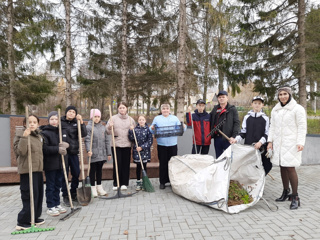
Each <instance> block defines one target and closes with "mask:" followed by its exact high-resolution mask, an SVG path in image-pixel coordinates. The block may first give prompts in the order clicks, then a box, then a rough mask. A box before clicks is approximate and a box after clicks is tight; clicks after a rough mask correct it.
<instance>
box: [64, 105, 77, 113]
mask: <svg viewBox="0 0 320 240" xmlns="http://www.w3.org/2000/svg"><path fill="white" fill-rule="evenodd" d="M69 110H74V111H75V112H76V115H77V114H78V113H77V109H76V107H75V106H68V107H67V108H66V112H65V114H66V115H67V112H68V111H69Z"/></svg>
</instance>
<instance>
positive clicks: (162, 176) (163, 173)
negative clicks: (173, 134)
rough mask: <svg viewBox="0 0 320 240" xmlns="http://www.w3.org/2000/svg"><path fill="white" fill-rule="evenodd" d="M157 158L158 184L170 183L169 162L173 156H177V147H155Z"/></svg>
mask: <svg viewBox="0 0 320 240" xmlns="http://www.w3.org/2000/svg"><path fill="white" fill-rule="evenodd" d="M157 149H158V158H159V180H160V184H166V183H168V182H170V179H169V161H170V158H171V157H173V156H177V154H178V146H177V145H174V146H169V147H166V146H160V145H158V146H157Z"/></svg>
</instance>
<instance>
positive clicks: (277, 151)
mask: <svg viewBox="0 0 320 240" xmlns="http://www.w3.org/2000/svg"><path fill="white" fill-rule="evenodd" d="M277 96H278V100H279V103H278V104H277V105H276V106H275V107H274V108H273V110H272V112H271V124H270V123H269V117H268V116H267V115H266V114H265V113H264V112H263V106H264V99H263V98H262V97H260V96H257V97H254V98H253V99H252V110H250V111H249V112H248V114H247V115H246V116H245V117H244V120H243V123H242V128H241V130H240V120H239V115H238V111H237V109H236V107H235V106H234V105H231V104H230V103H229V102H228V93H227V92H226V91H223V90H222V91H219V93H218V95H217V98H218V104H217V105H216V106H214V108H213V110H212V111H211V112H210V113H207V112H206V111H205V107H206V102H205V101H203V100H202V99H199V100H198V101H197V103H196V110H195V111H194V113H191V110H192V108H188V112H187V113H186V120H187V125H188V126H192V128H193V133H194V135H193V147H192V153H193V154H194V153H199V154H208V153H209V150H210V145H211V142H212V141H211V140H212V139H213V140H214V148H215V153H216V158H218V157H219V156H220V155H221V154H222V153H223V151H224V150H226V149H227V148H228V147H229V146H230V144H235V143H240V142H241V143H244V144H249V145H253V146H254V147H255V148H256V149H260V150H261V152H263V153H262V155H261V156H262V162H263V167H264V169H265V173H266V174H267V173H268V172H269V171H270V170H271V168H272V163H273V164H276V165H279V166H280V169H281V178H282V184H283V193H282V195H281V197H279V198H277V199H276V201H285V200H287V199H289V200H291V204H290V209H297V208H298V206H300V199H299V196H298V192H297V191H298V176H297V173H296V170H295V167H298V166H299V165H300V164H301V151H302V150H303V147H304V144H305V137H306V113H305V110H304V108H303V107H302V106H300V105H299V104H297V102H296V101H295V100H294V99H293V97H292V90H291V88H290V87H281V88H279V89H278V93H277ZM160 108H161V114H159V115H158V116H156V117H155V118H154V119H153V122H152V124H151V125H150V126H148V124H147V119H146V116H144V115H139V116H138V123H137V124H136V123H135V121H134V119H133V118H131V117H130V116H129V115H128V106H127V104H126V103H125V102H119V103H118V105H117V110H118V113H117V114H116V115H114V116H112V117H111V118H110V119H109V121H108V122H107V124H106V126H104V124H103V123H102V121H101V112H100V111H99V110H98V109H91V111H90V121H89V122H88V124H87V125H85V124H84V122H83V119H82V116H81V115H79V114H77V109H76V108H75V107H74V106H68V107H67V108H66V111H65V116H63V117H61V119H60V120H61V128H62V142H60V141H59V130H58V124H59V118H58V113H57V112H55V111H53V112H50V113H49V115H48V122H49V124H48V125H45V126H40V127H39V118H38V117H37V116H35V115H33V114H31V115H30V116H29V118H28V122H29V125H28V126H26V122H27V121H26V118H25V119H24V121H23V125H24V126H25V129H24V130H23V131H18V132H17V133H16V136H15V139H14V152H15V154H16V157H17V162H18V172H19V174H20V191H21V199H22V203H23V208H22V210H21V211H20V212H19V214H18V221H17V222H18V224H17V227H16V229H17V230H23V229H27V228H29V227H31V225H30V219H31V215H30V194H29V172H28V157H27V156H28V150H27V137H28V136H29V137H30V139H31V141H30V142H31V158H32V172H33V173H32V176H33V192H34V204H35V223H36V224H38V225H39V224H43V223H44V220H43V219H40V216H41V210H42V201H43V175H42V171H43V170H44V172H45V176H46V191H45V194H46V203H47V207H48V210H47V214H49V215H51V216H58V215H59V214H62V213H65V212H66V209H65V208H64V207H63V206H61V204H60V190H61V189H62V196H63V201H64V203H65V205H66V206H69V199H68V192H67V186H66V184H65V182H64V178H63V172H62V160H61V155H64V159H65V163H66V166H67V168H66V169H67V173H68V171H69V168H70V171H71V175H72V179H71V189H70V192H71V197H72V200H76V199H77V192H76V189H77V188H78V185H79V174H80V168H79V158H78V153H79V140H78V123H79V124H80V129H81V136H82V137H84V138H85V140H84V141H85V146H86V150H87V152H88V156H89V157H91V163H90V174H89V176H90V181H91V189H92V195H93V196H94V197H96V196H98V195H106V194H107V192H106V191H105V190H104V189H103V186H102V184H101V180H102V167H103V164H104V162H106V161H107V160H110V159H111V155H112V156H113V159H116V160H117V165H118V178H117V177H116V169H115V166H114V167H113V179H114V181H113V190H118V188H120V189H121V190H126V189H127V187H128V185H129V176H130V160H131V156H132V158H133V161H134V163H136V164H137V168H136V178H137V186H136V190H142V189H143V184H142V181H141V170H142V166H141V163H142V165H143V169H145V170H147V163H148V162H150V159H151V146H152V144H153V134H154V133H155V131H156V130H157V129H159V128H161V127H168V126H180V127H181V128H182V131H185V130H186V126H185V124H183V123H182V122H180V121H179V119H178V118H177V117H176V116H174V115H173V114H171V113H170V105H169V104H168V103H164V104H162V105H161V107H160ZM181 125H182V126H181ZM269 125H270V126H269ZM92 129H94V130H93V134H92ZM133 131H134V132H133ZM111 134H113V137H112V138H111V140H110V136H108V135H111ZM91 135H92V136H93V138H92V139H91ZM91 141H92V147H90V146H91ZM177 143H178V135H177V134H171V135H170V134H169V135H166V136H160V137H158V138H157V152H158V159H159V182H160V189H165V188H166V184H167V183H169V182H170V179H169V174H168V163H169V161H170V158H171V157H172V156H176V155H177V154H178V146H177ZM266 152H268V154H269V155H267V156H268V157H266ZM270 152H273V156H272V157H271V161H270V158H269V157H270V156H271V154H270ZM115 154H116V157H115ZM113 164H114V165H115V161H113ZM117 179H119V182H117ZM289 184H290V185H291V189H292V194H290V187H289Z"/></svg>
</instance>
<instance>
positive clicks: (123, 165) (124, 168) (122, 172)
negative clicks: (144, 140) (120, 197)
mask: <svg viewBox="0 0 320 240" xmlns="http://www.w3.org/2000/svg"><path fill="white" fill-rule="evenodd" d="M111 151H112V157H113V159H114V161H113V186H115V187H117V186H118V184H117V177H116V165H115V156H114V151H113V147H112V149H111ZM116 153H117V163H118V174H119V186H122V185H125V186H128V185H129V177H130V158H131V147H124V148H121V147H116Z"/></svg>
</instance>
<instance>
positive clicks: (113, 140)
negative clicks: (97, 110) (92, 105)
mask: <svg viewBox="0 0 320 240" xmlns="http://www.w3.org/2000/svg"><path fill="white" fill-rule="evenodd" d="M109 112H110V120H111V121H112V111H111V106H110V105H109ZM110 120H109V121H110ZM111 133H112V143H113V155H114V159H113V161H114V163H115V165H116V177H117V187H118V188H119V187H120V183H119V172H118V161H117V151H116V143H115V139H114V130H113V126H112V127H111Z"/></svg>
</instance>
